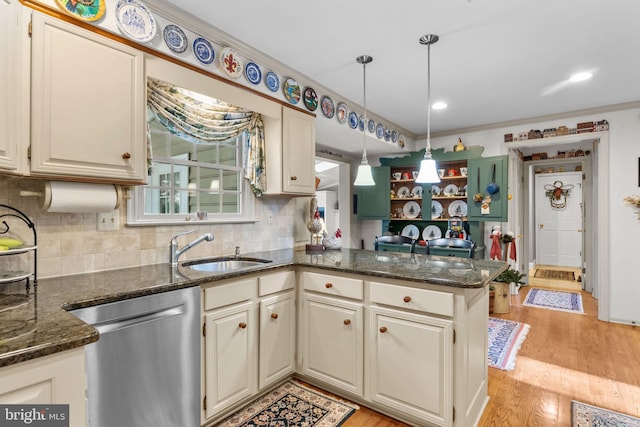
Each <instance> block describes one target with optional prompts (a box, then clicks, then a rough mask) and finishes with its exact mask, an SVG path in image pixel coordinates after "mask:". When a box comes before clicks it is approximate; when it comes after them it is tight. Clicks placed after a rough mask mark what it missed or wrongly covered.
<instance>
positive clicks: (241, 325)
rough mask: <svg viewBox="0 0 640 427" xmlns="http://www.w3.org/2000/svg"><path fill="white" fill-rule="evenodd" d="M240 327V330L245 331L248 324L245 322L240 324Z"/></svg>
mask: <svg viewBox="0 0 640 427" xmlns="http://www.w3.org/2000/svg"><path fill="white" fill-rule="evenodd" d="M238 326H239V327H240V329H245V328H246V327H247V324H246V323H244V322H240V324H239V325H238Z"/></svg>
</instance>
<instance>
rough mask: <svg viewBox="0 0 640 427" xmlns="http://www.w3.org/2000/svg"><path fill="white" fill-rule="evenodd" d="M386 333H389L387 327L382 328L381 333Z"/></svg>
mask: <svg viewBox="0 0 640 427" xmlns="http://www.w3.org/2000/svg"><path fill="white" fill-rule="evenodd" d="M385 332H387V327H386V326H382V327H381V328H380V333H382V334H384V333H385Z"/></svg>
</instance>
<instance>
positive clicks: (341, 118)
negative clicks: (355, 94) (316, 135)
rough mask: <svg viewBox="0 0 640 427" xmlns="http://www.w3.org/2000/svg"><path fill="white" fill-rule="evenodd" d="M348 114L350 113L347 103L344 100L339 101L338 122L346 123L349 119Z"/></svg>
mask: <svg viewBox="0 0 640 427" xmlns="http://www.w3.org/2000/svg"><path fill="white" fill-rule="evenodd" d="M348 115H349V109H348V108H347V104H345V103H344V102H339V103H338V108H337V114H336V117H337V119H338V123H340V124H344V123H345V122H346V121H347V116H348Z"/></svg>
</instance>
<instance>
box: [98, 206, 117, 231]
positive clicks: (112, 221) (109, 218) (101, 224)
mask: <svg viewBox="0 0 640 427" xmlns="http://www.w3.org/2000/svg"><path fill="white" fill-rule="evenodd" d="M97 215H98V231H115V230H117V229H118V227H119V226H120V214H119V213H118V210H117V209H115V210H113V211H111V212H106V213H98V214H97Z"/></svg>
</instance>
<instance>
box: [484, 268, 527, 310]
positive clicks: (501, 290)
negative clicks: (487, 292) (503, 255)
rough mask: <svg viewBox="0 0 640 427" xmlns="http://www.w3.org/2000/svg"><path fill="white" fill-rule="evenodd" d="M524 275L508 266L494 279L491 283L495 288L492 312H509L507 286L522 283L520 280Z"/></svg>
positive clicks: (515, 286)
mask: <svg viewBox="0 0 640 427" xmlns="http://www.w3.org/2000/svg"><path fill="white" fill-rule="evenodd" d="M524 277H525V275H524V274H522V273H520V272H519V271H518V270H516V269H513V268H508V269H507V270H505V271H503V272H502V273H500V275H499V276H498V277H496V278H495V279H494V281H493V284H492V285H493V287H494V289H495V300H494V303H493V312H494V313H508V312H509V287H510V286H513V287H514V288H517V287H518V285H520V284H524V282H523V281H522V279H523V278H524ZM516 293H517V292H516Z"/></svg>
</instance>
